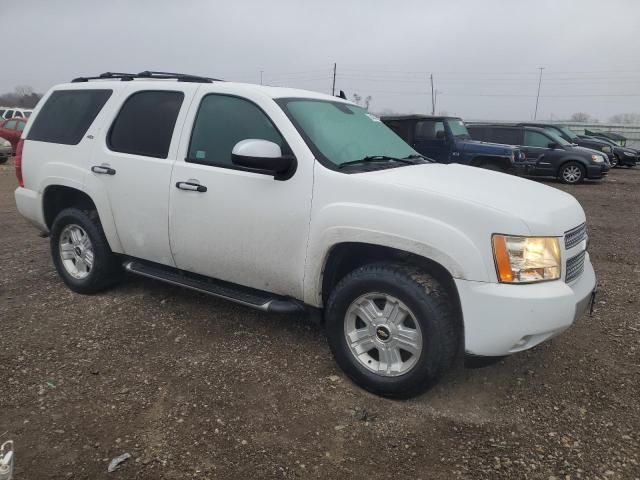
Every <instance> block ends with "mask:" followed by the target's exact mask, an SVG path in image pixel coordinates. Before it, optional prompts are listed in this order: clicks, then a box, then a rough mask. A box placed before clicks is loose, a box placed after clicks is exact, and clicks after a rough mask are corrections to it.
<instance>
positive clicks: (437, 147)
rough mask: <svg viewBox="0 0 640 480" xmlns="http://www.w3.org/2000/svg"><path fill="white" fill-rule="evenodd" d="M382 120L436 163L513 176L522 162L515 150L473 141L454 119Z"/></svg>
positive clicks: (405, 117)
mask: <svg viewBox="0 0 640 480" xmlns="http://www.w3.org/2000/svg"><path fill="white" fill-rule="evenodd" d="M381 120H382V121H383V122H384V123H385V124H386V125H387V126H388V127H389V128H391V129H392V130H393V131H394V132H395V133H396V134H398V135H399V136H400V137H402V138H403V139H404V141H405V142H407V143H408V144H409V145H411V146H412V147H413V148H414V149H415V150H417V151H418V152H419V153H421V154H422V155H424V156H426V157H429V158H431V159H433V160H435V161H436V162H439V163H462V164H465V165H472V166H475V167H482V168H487V169H490V170H498V171H503V172H514V171H515V170H517V169H518V165H519V162H521V161H522V160H524V158H523V155H522V154H521V152H520V150H519V149H518V148H517V147H513V146H511V145H501V144H498V143H486V142H478V141H475V140H472V139H471V136H470V135H469V132H468V131H467V127H466V126H465V124H464V122H463V121H462V120H461V119H459V118H456V117H442V116H429V115H397V116H383V117H381Z"/></svg>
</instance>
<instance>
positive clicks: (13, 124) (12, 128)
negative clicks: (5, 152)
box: [0, 118, 27, 152]
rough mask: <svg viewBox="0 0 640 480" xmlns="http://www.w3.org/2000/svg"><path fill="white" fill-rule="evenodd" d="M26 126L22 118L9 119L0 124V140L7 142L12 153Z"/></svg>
mask: <svg viewBox="0 0 640 480" xmlns="http://www.w3.org/2000/svg"><path fill="white" fill-rule="evenodd" d="M26 124H27V121H26V120H25V119H24V118H11V119H9V120H5V121H3V122H0V138H4V139H5V140H8V141H9V143H10V144H11V148H12V149H13V151H14V152H15V151H16V147H17V146H18V141H19V140H20V135H22V131H23V130H24V126H25V125H26Z"/></svg>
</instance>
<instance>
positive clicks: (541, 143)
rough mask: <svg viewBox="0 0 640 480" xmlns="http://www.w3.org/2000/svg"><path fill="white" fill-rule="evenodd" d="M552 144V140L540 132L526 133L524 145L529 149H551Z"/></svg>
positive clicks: (530, 131)
mask: <svg viewBox="0 0 640 480" xmlns="http://www.w3.org/2000/svg"><path fill="white" fill-rule="evenodd" d="M551 142H552V140H551V139H550V138H549V137H547V136H546V135H543V134H542V133H540V132H535V131H533V130H525V131H524V144H525V145H526V146H527V147H539V148H549V143H551Z"/></svg>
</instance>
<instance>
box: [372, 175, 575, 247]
mask: <svg viewBox="0 0 640 480" xmlns="http://www.w3.org/2000/svg"><path fill="white" fill-rule="evenodd" d="M365 175H367V176H368V177H369V178H370V179H371V180H374V181H379V182H381V183H385V184H391V185H394V186H397V187H403V188H410V189H414V190H420V191H424V192H425V193H431V194H436V195H438V196H439V197H441V198H444V199H446V198H447V197H448V198H451V199H455V200H457V201H463V202H469V203H474V204H476V205H478V204H479V205H482V206H484V207H486V208H490V209H493V210H497V211H500V212H502V213H504V214H506V215H511V216H514V217H517V218H518V219H520V220H521V221H522V222H524V224H525V225H526V226H527V227H528V228H529V231H530V232H529V233H530V234H531V235H549V236H560V235H563V234H564V232H566V231H567V230H570V229H571V228H574V227H576V226H578V225H580V224H582V223H584V221H585V214H584V211H583V209H582V207H581V206H580V204H579V203H578V201H577V200H576V199H575V198H574V197H573V196H572V195H569V194H568V193H565V192H563V191H561V190H558V189H557V188H552V187H548V186H546V185H543V184H541V183H538V182H535V181H532V180H527V179H524V178H520V177H516V176H514V175H509V174H506V173H500V172H493V171H489V170H484V169H482V168H478V167H469V166H466V165H460V164H457V163H452V164H447V165H444V164H440V163H431V164H424V165H414V166H409V167H399V168H393V169H386V170H378V171H376V172H369V173H367V174H365ZM382 189H383V187H382V186H381V190H382ZM505 233H508V232H505Z"/></svg>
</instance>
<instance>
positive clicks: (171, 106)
mask: <svg viewBox="0 0 640 480" xmlns="http://www.w3.org/2000/svg"><path fill="white" fill-rule="evenodd" d="M183 99H184V94H183V93H182V92H168V91H155V90H154V91H143V92H137V93H134V94H133V95H131V96H130V97H129V98H127V100H126V102H124V105H122V108H121V109H120V113H118V116H117V117H116V119H115V120H114V122H113V125H112V126H111V130H110V132H109V136H108V138H107V143H108V145H109V148H110V149H111V150H113V151H114V152H121V153H130V154H132V155H143V156H145V157H154V158H167V155H168V154H169V145H171V137H172V136H173V129H174V127H175V125H176V120H177V118H178V113H179V112H180V107H181V105H182V101H183Z"/></svg>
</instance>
